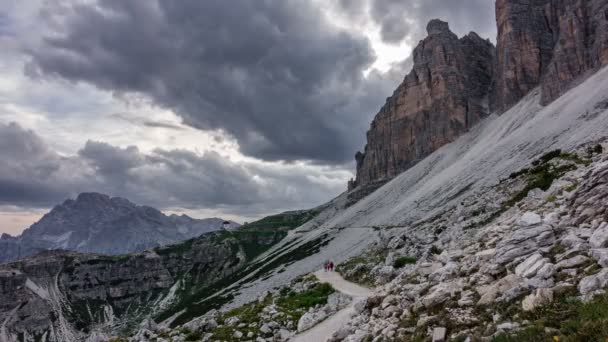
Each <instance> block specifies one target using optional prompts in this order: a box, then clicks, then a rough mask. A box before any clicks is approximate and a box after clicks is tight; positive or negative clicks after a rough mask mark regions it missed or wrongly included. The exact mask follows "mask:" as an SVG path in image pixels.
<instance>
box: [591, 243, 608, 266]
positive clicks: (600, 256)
mask: <svg viewBox="0 0 608 342" xmlns="http://www.w3.org/2000/svg"><path fill="white" fill-rule="evenodd" d="M589 255H590V256H591V257H592V258H593V259H595V260H596V261H597V263H598V264H599V265H600V266H602V267H604V268H607V267H608V248H600V249H592V250H591V252H589Z"/></svg>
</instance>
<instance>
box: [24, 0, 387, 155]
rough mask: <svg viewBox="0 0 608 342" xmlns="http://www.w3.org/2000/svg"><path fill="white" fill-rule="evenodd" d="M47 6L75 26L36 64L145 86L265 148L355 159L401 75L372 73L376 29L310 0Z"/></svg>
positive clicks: (252, 149) (139, 90)
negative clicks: (350, 22) (347, 24)
mask: <svg viewBox="0 0 608 342" xmlns="http://www.w3.org/2000/svg"><path fill="white" fill-rule="evenodd" d="M45 13H46V16H47V17H52V20H51V21H52V22H54V23H57V22H60V23H62V25H61V26H62V27H63V29H61V30H55V32H53V34H52V35H49V36H48V37H46V38H45V39H44V43H43V44H42V45H40V46H38V47H37V48H32V49H31V50H30V51H29V53H30V55H31V57H32V63H31V64H30V65H29V66H28V70H29V72H30V74H32V75H33V74H39V75H46V76H57V77H61V78H65V79H68V80H72V81H83V82H87V83H91V84H94V85H96V86H97V87H100V88H102V89H106V90H110V91H113V92H116V93H121V94H122V93H127V94H144V95H146V96H149V97H150V98H151V99H152V100H153V101H155V102H156V103H157V104H159V105H161V106H164V107H167V108H170V109H173V110H174V111H175V112H176V113H177V114H178V115H180V116H181V117H182V118H183V119H184V122H185V123H186V124H188V125H191V126H194V127H197V128H200V129H205V130H218V129H221V130H222V131H224V132H226V133H228V134H230V135H232V136H234V137H235V138H236V140H237V141H238V142H239V145H240V148H241V151H242V152H243V153H245V154H247V155H250V156H253V157H257V158H261V159H265V160H298V159H305V160H314V161H320V162H332V163H341V162H344V161H348V160H351V159H352V155H353V152H354V151H355V150H356V149H357V148H360V146H361V145H362V144H363V141H364V132H365V130H366V129H367V127H368V124H369V121H370V119H371V117H372V116H373V115H374V114H375V112H376V111H377V110H378V108H379V106H380V105H381V103H382V101H383V99H384V98H385V97H386V96H387V95H388V94H390V91H391V90H392V89H391V88H392V87H393V86H394V84H393V82H390V81H387V80H384V79H382V78H381V77H377V78H374V79H373V80H372V81H366V80H365V79H364V78H363V75H362V71H363V70H365V69H367V68H368V66H369V65H370V64H371V63H372V62H373V60H374V54H373V51H372V49H371V47H370V44H369V42H368V41H367V39H365V38H363V36H362V35H354V34H352V33H347V32H344V31H341V30H339V29H337V28H335V27H333V26H331V25H330V24H329V23H328V22H327V21H326V20H325V19H324V18H325V16H324V15H323V13H321V12H320V10H319V9H317V8H315V7H314V6H313V5H312V3H310V2H306V1H300V0H275V1H249V0H239V1H224V0H209V1H198V0H183V1H169V0H161V1H123V0H98V1H97V3H96V4H88V5H85V4H75V5H73V6H72V8H71V10H69V11H66V9H65V8H62V9H61V11H60V12H59V11H58V12H57V13H53V11H52V8H51V9H50V10H47V11H46V12H45Z"/></svg>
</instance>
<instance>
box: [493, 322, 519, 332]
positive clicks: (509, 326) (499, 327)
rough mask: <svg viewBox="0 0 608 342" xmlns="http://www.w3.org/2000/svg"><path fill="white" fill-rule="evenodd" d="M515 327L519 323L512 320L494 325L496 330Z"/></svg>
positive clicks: (508, 329)
mask: <svg viewBox="0 0 608 342" xmlns="http://www.w3.org/2000/svg"><path fill="white" fill-rule="evenodd" d="M517 328H519V324H518V323H513V322H505V323H501V324H499V325H497V326H496V330H498V331H511V330H515V329H517Z"/></svg>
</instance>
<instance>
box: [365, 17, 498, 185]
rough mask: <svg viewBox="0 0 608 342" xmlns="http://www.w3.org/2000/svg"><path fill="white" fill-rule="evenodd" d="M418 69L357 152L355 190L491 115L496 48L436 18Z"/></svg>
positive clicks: (397, 170)
mask: <svg viewBox="0 0 608 342" xmlns="http://www.w3.org/2000/svg"><path fill="white" fill-rule="evenodd" d="M427 31H428V37H427V38H425V39H424V40H422V41H421V42H420V43H419V45H418V46H417V47H416V49H415V50H414V52H413V58H414V67H413V70H412V71H411V72H410V73H409V74H408V75H407V76H406V77H405V79H404V81H403V83H402V84H401V85H400V86H399V87H398V88H397V90H396V91H395V92H394V94H393V95H392V96H391V97H390V98H388V99H387V101H386V104H385V105H384V107H382V109H381V110H380V112H379V113H378V114H377V116H376V117H375V119H374V120H373V122H372V124H371V128H370V130H369V131H368V133H367V146H366V147H365V152H364V153H357V158H356V159H357V179H356V182H355V184H354V185H355V186H361V185H367V184H370V183H373V182H377V181H382V180H388V179H391V178H393V177H394V176H396V175H397V174H399V173H400V172H402V171H404V170H406V169H408V168H410V167H411V166H412V165H414V164H415V163H416V162H418V161H419V160H421V159H422V158H424V157H426V156H427V155H429V154H430V153H432V152H433V151H435V150H437V149H438V148H439V147H441V146H443V145H445V144H447V143H449V142H451V141H453V140H454V139H456V137H458V136H459V135H461V134H462V133H463V132H466V131H467V130H468V129H469V128H470V127H471V126H472V125H474V124H475V123H477V122H478V121H479V120H480V119H481V118H483V117H484V116H485V115H487V114H488V111H489V110H488V95H489V92H490V88H491V83H492V77H493V59H494V53H495V51H494V50H495V49H494V46H493V45H492V44H491V43H490V42H489V41H487V40H484V39H482V38H480V37H479V36H478V35H477V34H475V33H470V34H469V35H467V36H465V37H463V38H460V39H459V38H458V37H457V36H456V35H455V34H454V33H452V32H451V31H450V29H449V26H448V24H447V23H445V22H442V21H440V20H432V21H431V22H430V23H429V24H428V26H427Z"/></svg>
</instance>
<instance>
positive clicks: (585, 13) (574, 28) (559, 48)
mask: <svg viewBox="0 0 608 342" xmlns="http://www.w3.org/2000/svg"><path fill="white" fill-rule="evenodd" d="M549 11H550V17H551V19H552V26H553V27H552V31H553V32H556V37H555V48H554V51H553V59H552V60H551V63H550V64H549V65H548V67H547V70H546V75H545V77H544V79H543V82H542V90H543V98H542V99H543V102H545V103H548V102H551V101H552V100H554V99H556V98H557V97H559V96H560V95H561V94H562V93H564V92H565V91H567V90H568V89H569V88H570V86H571V83H572V82H573V81H574V80H575V79H576V78H578V77H579V76H580V75H583V74H585V73H586V72H588V71H589V70H594V69H597V68H599V67H601V66H604V65H606V64H608V1H606V0H560V1H553V2H552V6H551V7H550V9H549Z"/></svg>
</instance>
